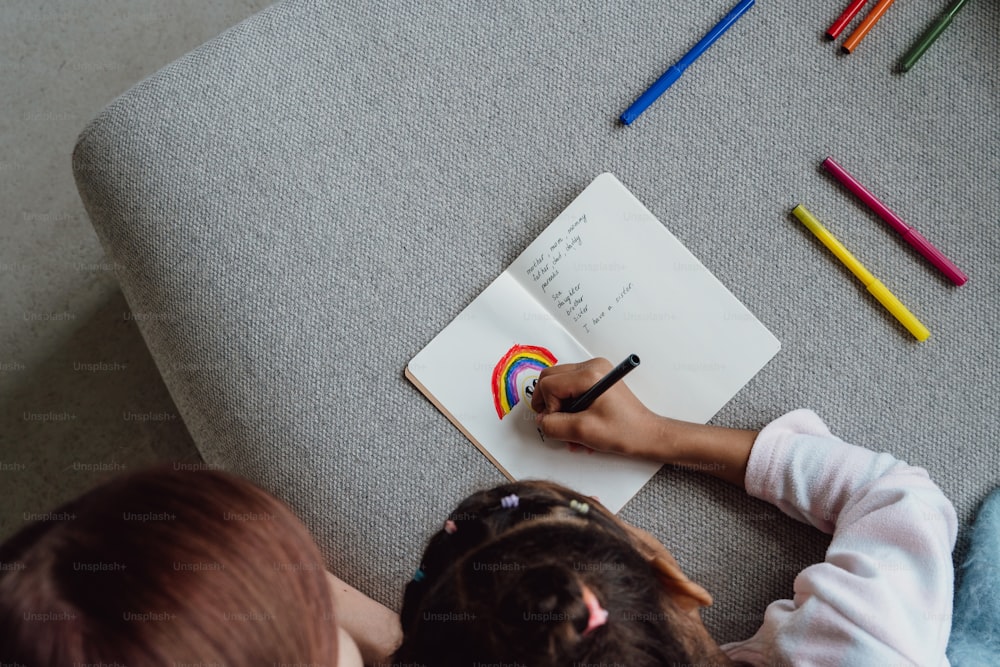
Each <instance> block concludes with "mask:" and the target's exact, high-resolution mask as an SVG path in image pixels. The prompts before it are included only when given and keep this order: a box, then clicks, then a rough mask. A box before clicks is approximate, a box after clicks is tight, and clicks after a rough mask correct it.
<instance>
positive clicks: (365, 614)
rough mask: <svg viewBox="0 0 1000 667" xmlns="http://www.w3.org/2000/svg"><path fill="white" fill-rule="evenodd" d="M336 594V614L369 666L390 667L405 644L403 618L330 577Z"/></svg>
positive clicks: (334, 609)
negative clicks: (388, 665) (383, 666)
mask: <svg viewBox="0 0 1000 667" xmlns="http://www.w3.org/2000/svg"><path fill="white" fill-rule="evenodd" d="M326 578H327V581H329V583H330V591H331V593H332V594H333V614H334V618H335V619H336V620H337V625H338V626H340V627H341V628H342V629H343V630H344V631H345V632H346V633H347V634H349V635H350V636H351V639H353V640H354V643H355V644H357V645H358V649H359V650H360V651H361V658H362V660H364V662H365V664H366V665H387V664H389V658H390V657H391V656H392V654H393V653H394V652H395V651H396V649H397V648H399V645H400V643H402V641H403V631H402V629H401V628H400V625H399V616H398V615H397V614H396V613H395V612H394V611H392V610H391V609H389V608H388V607H385V606H383V605H381V604H379V603H378V602H376V601H375V600H372V599H371V598H370V597H368V596H367V595H365V594H364V593H362V592H361V591H359V590H358V589H356V588H354V587H353V586H351V585H350V584H348V583H346V582H344V581H343V580H341V579H339V578H337V577H335V576H334V575H332V574H330V573H329V572H327V573H326Z"/></svg>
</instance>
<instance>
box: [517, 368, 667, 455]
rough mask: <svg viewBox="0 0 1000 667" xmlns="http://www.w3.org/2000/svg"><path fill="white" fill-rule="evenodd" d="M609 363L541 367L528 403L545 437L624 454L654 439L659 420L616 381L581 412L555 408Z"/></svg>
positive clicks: (636, 452)
mask: <svg viewBox="0 0 1000 667" xmlns="http://www.w3.org/2000/svg"><path fill="white" fill-rule="evenodd" d="M611 368H612V364H611V362H609V361H608V360H607V359H591V360H590V361H585V362H583V363H579V364H562V365H559V366H553V367H552V368H546V369H545V370H543V371H542V374H541V376H540V377H539V379H538V384H537V385H536V386H535V391H534V394H533V395H532V397H531V407H532V408H533V409H534V410H535V412H537V413H538V416H537V418H536V419H537V422H538V426H539V428H541V429H542V432H543V433H544V434H545V436H546V437H548V438H555V439H557V440H564V441H566V442H573V443H578V444H581V445H584V446H586V447H590V448H591V449H596V450H598V451H606V452H614V453H616V454H624V455H627V456H639V455H642V454H643V453H644V448H643V445H644V444H648V443H649V442H651V441H652V440H654V439H655V438H656V436H657V432H658V430H659V428H660V427H661V426H662V424H661V423H660V420H659V418H658V417H657V416H656V415H655V414H653V413H652V412H650V410H649V409H648V408H646V406H644V405H643V404H642V402H640V401H639V399H638V398H636V397H635V394H633V393H632V392H631V390H629V388H628V387H627V386H626V385H625V383H624V382H618V383H616V384H615V385H614V386H613V387H611V388H610V389H609V390H608V391H606V392H605V393H604V394H603V395H602V396H601V397H600V398H598V399H597V400H596V401H594V404H593V405H591V406H590V407H589V408H587V409H586V410H584V411H582V412H578V413H575V414H570V413H565V412H560V411H559V410H560V409H561V407H562V406H564V405H566V404H568V403H569V402H570V401H571V400H572V399H574V398H576V397H577V396H580V395H581V394H583V393H584V392H586V391H587V390H588V389H590V388H591V387H592V386H593V385H594V383H596V382H597V381H598V380H600V379H601V378H602V377H604V376H605V375H606V374H607V373H608V371H610V370H611Z"/></svg>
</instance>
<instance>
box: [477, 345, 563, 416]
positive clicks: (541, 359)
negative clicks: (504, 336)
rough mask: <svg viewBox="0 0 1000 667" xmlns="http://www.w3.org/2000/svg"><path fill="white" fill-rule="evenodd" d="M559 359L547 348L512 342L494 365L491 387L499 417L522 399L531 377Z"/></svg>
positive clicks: (504, 414)
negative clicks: (524, 388)
mask: <svg viewBox="0 0 1000 667" xmlns="http://www.w3.org/2000/svg"><path fill="white" fill-rule="evenodd" d="M557 361H558V360H557V359H556V357H555V355H554V354H552V353H551V352H549V351H548V350H546V349H545V348H544V347H539V346H537V345H513V346H511V348H510V349H509V350H507V354H505V355H503V357H502V358H501V359H500V361H498V362H497V365H496V366H494V367H493V378H492V380H491V381H490V387H491V389H492V390H493V406H494V407H495V408H496V409H497V417H499V418H500V419H503V418H504V417H505V416H507V414H508V413H509V412H510V411H511V410H513V409H514V406H515V405H517V404H518V403H519V402H520V400H521V390H522V387H523V385H524V384H525V383H526V382H527V380H528V378H529V377H530V376H533V375H534V376H537V375H538V374H539V373H541V372H542V370H543V369H545V368H548V367H549V366H554V365H555V364H556V362H557Z"/></svg>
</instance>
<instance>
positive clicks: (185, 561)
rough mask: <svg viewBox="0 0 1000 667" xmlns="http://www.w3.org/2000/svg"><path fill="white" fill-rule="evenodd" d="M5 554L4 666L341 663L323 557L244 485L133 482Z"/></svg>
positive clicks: (280, 508)
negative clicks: (12, 664)
mask: <svg viewBox="0 0 1000 667" xmlns="http://www.w3.org/2000/svg"><path fill="white" fill-rule="evenodd" d="M46 519H47V520H44V521H39V522H36V523H34V524H31V525H29V526H26V527H25V528H24V529H22V530H21V531H20V532H19V533H18V534H16V535H15V536H14V537H12V538H11V539H9V540H8V541H7V542H5V543H4V544H2V545H0V562H3V563H4V565H5V568H4V570H3V571H2V572H0V627H3V628H4V631H3V632H2V633H0V658H2V659H3V661H4V662H5V663H9V662H12V661H13V662H16V663H20V664H30V665H36V664H37V665H49V664H51V665H57V664H58V665H70V664H91V663H102V664H104V663H107V664H114V663H115V662H117V663H119V664H126V665H138V664H144V665H171V664H180V663H199V664H211V663H216V664H228V665H249V664H272V663H274V664H278V663H319V664H327V665H332V664H335V663H336V660H337V651H338V639H337V637H338V633H337V627H336V624H335V622H334V616H333V611H334V610H333V608H332V601H331V600H332V598H331V594H330V589H329V587H328V583H327V580H326V574H325V569H324V567H323V561H322V558H321V556H320V554H319V551H318V549H317V547H316V546H315V544H314V542H313V541H312V539H311V537H310V535H309V533H308V532H307V530H306V528H305V526H303V525H302V523H301V522H300V521H299V520H298V519H297V518H296V517H295V515H293V514H292V512H291V511H290V510H289V509H288V507H286V506H285V505H284V504H282V503H281V502H279V501H278V500H276V499H275V498H273V497H272V496H270V495H268V494H267V493H265V492H264V491H262V490H260V489H258V488H257V487H255V486H254V485H252V484H250V483H249V482H247V481H244V480H242V479H240V478H238V477H235V476H232V475H229V474H226V473H222V472H216V471H177V470H171V469H169V468H157V469H153V470H150V471H144V472H140V473H136V474H132V475H127V476H123V477H120V478H116V479H113V480H111V481H110V482H108V483H106V484H104V485H102V486H100V487H98V488H96V489H94V490H92V491H90V492H89V493H87V494H85V495H83V496H81V497H80V498H78V499H77V500H75V501H73V502H70V503H68V504H66V505H64V506H62V507H61V508H59V509H58V510H55V511H54V512H52V513H51V516H50V517H46Z"/></svg>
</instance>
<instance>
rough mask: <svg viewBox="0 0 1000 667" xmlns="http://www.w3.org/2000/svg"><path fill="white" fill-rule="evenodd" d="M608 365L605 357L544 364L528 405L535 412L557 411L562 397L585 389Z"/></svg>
mask: <svg viewBox="0 0 1000 667" xmlns="http://www.w3.org/2000/svg"><path fill="white" fill-rule="evenodd" d="M610 368H611V362H609V361H608V360H607V359H600V358H598V359H591V360H589V361H584V362H582V363H577V364H560V365H558V366H552V367H550V368H546V369H545V370H543V371H542V372H541V374H540V375H539V376H538V384H537V385H536V386H535V393H534V395H533V396H532V397H531V407H532V409H534V410H535V412H539V413H541V412H556V411H558V410H559V409H560V407H561V406H562V404H563V402H564V401H567V400H568V399H571V398H576V397H577V396H580V395H581V394H583V393H585V392H586V391H587V390H588V389H590V388H591V387H592V386H594V384H595V383H596V382H597V381H598V380H600V379H601V378H602V377H604V375H605V373H607V372H608V370H610Z"/></svg>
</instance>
